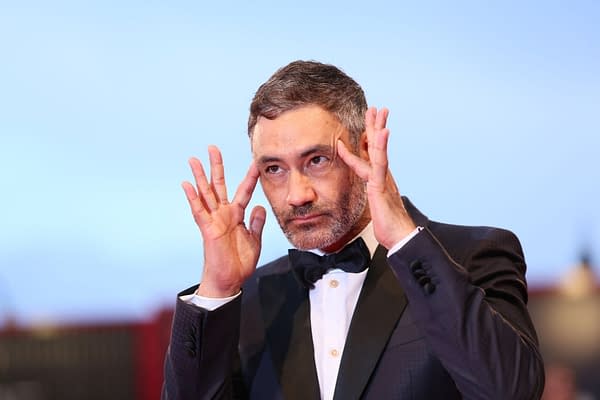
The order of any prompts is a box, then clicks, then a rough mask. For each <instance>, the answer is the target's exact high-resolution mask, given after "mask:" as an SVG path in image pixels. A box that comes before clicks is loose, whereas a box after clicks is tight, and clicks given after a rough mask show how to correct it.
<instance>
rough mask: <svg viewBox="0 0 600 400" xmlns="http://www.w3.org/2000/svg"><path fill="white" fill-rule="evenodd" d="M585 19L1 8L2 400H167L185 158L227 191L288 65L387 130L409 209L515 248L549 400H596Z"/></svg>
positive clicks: (594, 77) (543, 13) (472, 13)
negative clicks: (276, 76)
mask: <svg viewBox="0 0 600 400" xmlns="http://www.w3.org/2000/svg"><path fill="white" fill-rule="evenodd" d="M598 21H600V3H599V2H597V1H593V0H590V1H574V2H558V1H530V2H518V1H504V2H493V3H486V4H484V3H483V2H475V1H461V2H442V1H440V2H432V1H424V2H418V4H416V3H409V2H387V1H383V2H378V3H367V2H352V1H332V2H327V3H321V2H316V1H305V2H302V3H292V4H285V3H284V2H269V1H255V2H233V1H229V2H210V3H207V2H195V1H169V2H166V1H151V0H147V1H139V0H137V1H135V0H132V1H124V2H116V1H102V2H100V1H85V2H81V1H60V0H59V1H53V2H44V1H27V0H25V1H20V2H10V1H0V182H1V185H0V190H1V194H2V195H1V196H0V399H2V400H5V399H10V400H13V399H19V400H23V399H27V400H48V399H84V398H85V399H109V398H110V399H158V397H159V390H160V382H161V379H162V372H161V366H162V360H163V354H164V350H165V346H166V343H167V341H168V335H169V324H170V318H171V311H172V307H173V305H174V301H175V297H176V294H177V292H178V291H180V290H182V289H184V288H186V287H188V286H191V285H192V284H194V283H196V282H198V280H199V278H200V277H201V272H202V271H201V266H202V245H201V241H200V235H199V232H198V230H197V228H196V227H195V225H194V223H193V220H192V218H191V217H190V214H189V210H188V206H187V202H186V200H185V197H184V195H183V192H182V190H181V188H180V183H181V181H183V180H187V179H190V178H191V174H190V172H189V171H188V167H187V159H188V158H189V157H190V156H192V155H196V156H198V157H200V158H201V159H206V158H207V156H206V147H207V145H209V144H217V145H218V146H219V147H220V148H221V149H222V151H223V154H224V158H225V166H226V177H227V179H228V182H229V189H230V192H231V193H233V191H234V190H235V187H236V185H237V183H238V182H239V181H240V180H241V178H242V177H243V175H244V174H245V172H246V169H247V166H248V165H249V162H250V152H249V147H248V139H247V136H246V129H245V127H246V120H247V115H248V106H249V102H250V100H251V98H252V96H253V94H254V92H255V91H256V89H257V88H258V86H259V85H260V84H261V83H262V82H264V81H265V80H266V79H267V78H268V77H269V76H270V75H271V74H272V73H273V72H274V71H275V70H276V69H277V68H279V67H280V66H283V65H285V64H287V63H288V62H290V61H292V60H295V59H314V60H318V61H322V62H327V63H332V64H335V65H337V66H339V67H340V68H342V69H343V70H344V71H345V72H347V73H348V74H349V75H350V76H352V77H353V78H355V79H356V80H357V81H358V82H359V83H360V84H361V85H362V86H363V89H364V90H365V92H366V94H367V99H368V101H369V103H370V104H371V105H375V106H378V107H381V106H386V107H388V108H389V109H390V110H391V115H390V119H389V127H390V129H391V132H392V136H391V139H390V141H391V144H390V157H391V168H392V171H393V172H394V175H395V177H396V179H397V181H398V183H399V186H400V190H401V191H402V192H403V194H405V195H407V196H409V197H410V198H411V200H412V201H413V202H414V203H415V204H416V205H417V207H419V209H420V210H421V211H422V212H424V213H425V214H426V215H428V216H429V217H430V218H431V219H435V220H442V221H445V222H451V223H459V224H470V225H471V224H472V225H495V226H501V227H505V228H508V229H511V230H512V231H514V232H515V233H516V234H517V235H518V236H519V238H520V239H521V242H522V245H523V247H524V251H525V255H526V259H527V262H528V275H527V276H528V281H529V286H530V292H531V293H530V309H531V312H532V315H533V317H534V320H535V321H536V325H537V327H538V332H539V335H540V339H541V341H542V348H543V351H544V354H545V358H546V360H547V370H548V374H549V375H548V382H549V385H548V387H551V388H552V390H551V391H548V393H546V396H547V397H546V398H547V399H558V398H564V399H569V398H573V399H574V398H578V399H593V398H596V399H600V388H599V387H598V382H600V372H598V371H600V361H599V360H600V348H599V347H600V300H599V297H600V291H599V289H598V268H597V266H598V260H599V258H600V210H599V206H598V204H599V199H600V185H599V182H600V165H599V163H598V161H597V159H598V156H599V149H600V73H599V72H598V71H600V24H599V23H598ZM252 203H253V204H263V205H267V204H266V201H265V200H264V197H263V196H262V193H261V191H260V189H258V190H257V192H256V194H255V196H254V198H253V202H252ZM264 235H265V237H268V246H265V248H264V249H263V253H262V255H261V261H262V262H265V261H268V260H270V259H272V258H275V257H277V256H279V255H281V254H283V253H285V251H286V250H287V248H288V243H287V242H286V240H285V238H284V237H283V235H282V234H281V233H280V232H279V228H278V226H277V224H276V222H275V221H274V218H273V217H272V215H269V216H268V218H267V226H266V228H265V233H264ZM553 385H554V386H553ZM563 394H564V396H563ZM550 396H554V397H550ZM557 396H563V397H557ZM569 396H571V397H569Z"/></svg>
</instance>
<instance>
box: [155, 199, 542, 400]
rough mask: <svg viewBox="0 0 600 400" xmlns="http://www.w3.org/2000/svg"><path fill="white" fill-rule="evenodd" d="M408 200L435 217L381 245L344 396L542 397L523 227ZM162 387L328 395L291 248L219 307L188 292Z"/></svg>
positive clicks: (170, 394)
mask: <svg viewBox="0 0 600 400" xmlns="http://www.w3.org/2000/svg"><path fill="white" fill-rule="evenodd" d="M405 205H406V207H407V209H408V211H409V213H410V214H411V216H412V218H413V220H414V221H415V223H416V224H417V225H419V226H423V227H425V229H424V230H423V231H421V232H420V233H419V234H417V236H415V237H414V238H413V239H411V240H410V241H409V242H408V243H407V244H406V245H405V246H404V247H403V248H402V249H400V250H399V251H398V252H396V253H395V254H393V255H392V256H391V257H390V258H389V259H386V253H387V250H386V249H384V248H383V247H381V246H380V247H379V248H378V249H377V251H376V253H375V255H374V257H373V260H372V265H371V267H370V268H369V271H368V273H367V276H366V279H365V283H364V285H363V288H362V291H361V294H360V297H359V300H358V303H357V306H356V310H355V312H354V316H353V318H352V322H351V325H350V330H349V333H348V337H347V340H346V346H345V348H344V351H343V355H342V360H341V365H340V370H339V374H338V378H337V384H336V391H335V400H346V399H359V398H360V399H377V400H380V399H403V400H404V399H414V400H418V399H445V400H447V399H461V398H464V399H501V400H508V399H510V400H513V399H518V400H520V399H537V398H539V397H540V396H541V392H542V389H543V366H542V360H541V357H540V355H539V353H538V349H537V338H536V334H535V330H534V328H533V325H532V322H531V320H530V318H529V315H528V313H527V309H526V301H527V288H526V283H525V276H524V275H525V264H524V260H523V254H522V250H521V246H520V244H519V242H518V239H517V238H516V237H515V236H514V235H513V234H512V233H510V232H508V231H505V230H501V229H496V228H488V227H464V226H457V225H448V224H442V223H438V222H434V221H429V220H428V219H427V218H426V217H425V216H424V215H423V214H421V213H420V212H419V211H418V210H417V209H416V208H414V206H413V205H412V204H411V203H410V202H409V201H408V200H407V199H405ZM194 289H195V288H191V289H189V290H188V291H186V292H184V293H182V294H186V293H192V292H193V290H194ZM238 327H239V329H238ZM163 398H164V399H167V398H168V399H209V398H219V399H221V398H250V399H260V400H263V399H279V398H285V399H303V400H304V399H318V398H319V386H318V381H317V375H316V372H315V366H314V358H313V346H312V337H311V333H310V318H309V300H308V293H307V290H306V289H303V288H302V287H301V286H300V285H299V284H298V282H297V280H296V278H295V277H294V275H293V273H292V272H291V270H290V267H289V264H288V260H287V257H282V258H279V259H277V260H275V261H273V262H271V263H269V264H267V265H265V266H264V267H262V268H259V269H257V271H256V273H255V275H254V276H253V277H252V278H250V279H249V280H248V281H247V282H246V284H245V285H244V287H243V290H242V296H240V297H238V298H237V299H236V300H234V301H232V302H230V303H228V304H226V305H224V306H222V307H221V308H219V309H217V310H215V311H212V312H208V311H206V310H203V309H201V308H199V307H196V306H193V305H188V304H185V303H184V302H182V301H181V300H178V301H177V307H176V311H175V316H174V321H173V331H172V338H171V344H170V347H169V351H168V353H167V359H166V362H165V385H164V388H163Z"/></svg>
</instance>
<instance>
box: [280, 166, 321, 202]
mask: <svg viewBox="0 0 600 400" xmlns="http://www.w3.org/2000/svg"><path fill="white" fill-rule="evenodd" d="M315 199H316V192H315V190H314V188H313V186H312V182H311V180H310V178H309V177H308V176H307V175H305V174H303V173H301V172H300V171H294V170H292V171H291V172H290V176H289V179H288V194H287V199H286V200H287V202H288V204H289V205H292V206H302V205H304V204H307V203H311V202H313V201H315Z"/></svg>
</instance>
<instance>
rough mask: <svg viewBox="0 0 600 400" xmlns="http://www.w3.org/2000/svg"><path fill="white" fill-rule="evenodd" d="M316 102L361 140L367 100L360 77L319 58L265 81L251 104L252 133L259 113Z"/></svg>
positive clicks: (266, 115) (272, 113) (293, 64)
mask: <svg viewBox="0 0 600 400" xmlns="http://www.w3.org/2000/svg"><path fill="white" fill-rule="evenodd" d="M308 105H316V106H320V107H322V108H323V109H324V110H326V111H328V112H330V113H331V114H333V115H334V116H335V117H336V118H337V119H338V120H339V121H340V123H341V124H342V125H343V126H344V127H345V128H346V129H347V130H348V132H349V133H350V141H351V142H352V144H353V145H355V146H356V145H357V144H358V140H359V138H360V135H361V134H362V133H363V132H364V130H365V112H366V110H367V100H366V98H365V94H364V92H363V90H362V88H361V87H360V85H359V84H358V83H356V81H354V79H352V78H350V77H349V76H348V75H346V74H345V73H344V72H343V71H342V70H340V69H339V68H337V67H335V66H333V65H329V64H323V63H320V62H316V61H302V60H298V61H293V62H291V63H289V64H288V65H286V66H284V67H282V68H280V69H279V70H277V71H276V72H275V73H274V74H273V76H271V77H270V78H269V80H267V81H266V82H265V83H263V84H262V85H261V86H260V87H259V88H258V90H257V91H256V94H255V95H254V98H253V99H252V103H251V104H250V116H249V118H248V136H250V138H252V135H253V131H254V127H255V125H256V122H257V121H258V118H259V117H264V118H267V119H275V118H277V117H278V116H279V115H281V114H282V113H284V112H286V111H290V110H294V109H297V108H300V107H302V106H308Z"/></svg>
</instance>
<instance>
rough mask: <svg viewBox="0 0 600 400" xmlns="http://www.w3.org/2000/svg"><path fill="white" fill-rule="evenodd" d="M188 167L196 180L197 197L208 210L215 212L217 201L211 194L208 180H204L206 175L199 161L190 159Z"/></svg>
mask: <svg viewBox="0 0 600 400" xmlns="http://www.w3.org/2000/svg"><path fill="white" fill-rule="evenodd" d="M189 163H190V167H191V168H192V174H194V179H195V180H196V188H197V190H198V196H199V197H200V199H201V200H202V201H203V202H204V204H206V206H207V207H208V209H209V210H215V209H216V208H217V200H216V198H215V194H214V193H213V191H212V189H211V187H210V185H209V184H208V180H207V179H206V173H205V172H204V167H203V166H202V163H201V162H200V160H198V159H197V158H195V157H192V158H190V161H189Z"/></svg>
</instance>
